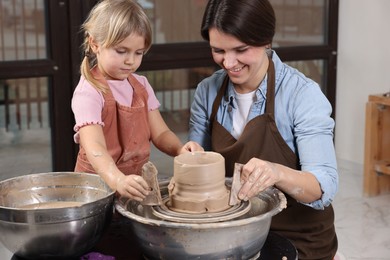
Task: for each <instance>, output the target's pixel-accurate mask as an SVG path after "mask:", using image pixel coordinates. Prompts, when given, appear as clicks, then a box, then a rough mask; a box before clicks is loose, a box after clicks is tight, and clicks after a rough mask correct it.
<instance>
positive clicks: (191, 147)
mask: <svg viewBox="0 0 390 260" xmlns="http://www.w3.org/2000/svg"><path fill="white" fill-rule="evenodd" d="M203 151H204V149H203V147H202V146H200V145H199V144H198V143H197V142H193V141H189V142H187V143H186V144H185V145H183V147H182V148H181V149H180V152H179V154H182V153H187V152H203Z"/></svg>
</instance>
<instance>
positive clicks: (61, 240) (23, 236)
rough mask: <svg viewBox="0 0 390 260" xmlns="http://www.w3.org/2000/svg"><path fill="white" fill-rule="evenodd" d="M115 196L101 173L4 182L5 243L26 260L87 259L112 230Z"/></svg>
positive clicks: (0, 203) (0, 193) (1, 216)
mask: <svg viewBox="0 0 390 260" xmlns="http://www.w3.org/2000/svg"><path fill="white" fill-rule="evenodd" d="M114 194H115V193H114V191H112V190H111V189H110V188H109V187H108V186H107V185H106V183H105V182H104V181H103V179H101V178H100V176H99V175H97V174H87V173H75V172H53V173H38V174H30V175H25V176H20V177H16V178H12V179H8V180H5V181H1V182H0V241H1V242H2V243H3V244H4V246H5V247H6V248H7V249H8V250H10V251H11V252H12V253H14V254H15V255H17V256H20V257H23V258H39V259H42V258H52V257H53V258H71V257H78V256H81V255H83V254H84V253H86V252H88V251H89V250H90V249H91V248H92V247H93V246H94V245H95V244H96V243H97V242H98V240H99V238H100V237H101V235H102V233H103V231H104V230H105V228H106V227H107V226H108V224H109V222H110V220H111V216H112V213H113V205H114ZM50 205H51V206H50ZM54 205H55V207H58V208H55V207H54Z"/></svg>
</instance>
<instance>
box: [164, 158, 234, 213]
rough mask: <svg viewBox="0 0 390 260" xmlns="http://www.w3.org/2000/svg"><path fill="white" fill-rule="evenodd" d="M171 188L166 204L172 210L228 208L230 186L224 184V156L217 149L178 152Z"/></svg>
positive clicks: (193, 210) (192, 211) (204, 210)
mask: <svg viewBox="0 0 390 260" xmlns="http://www.w3.org/2000/svg"><path fill="white" fill-rule="evenodd" d="M168 191H169V202H168V203H167V206H168V207H169V208H170V209H171V210H173V211H177V212H184V213H197V214H198V213H207V212H220V211H223V210H226V209H228V208H229V207H230V206H229V195H230V189H228V188H227V187H226V184H225V159H224V158H223V156H222V155H221V154H219V153H215V152H193V153H185V154H181V155H179V156H176V157H175V159H174V171H173V177H172V179H171V181H170V184H169V185H168Z"/></svg>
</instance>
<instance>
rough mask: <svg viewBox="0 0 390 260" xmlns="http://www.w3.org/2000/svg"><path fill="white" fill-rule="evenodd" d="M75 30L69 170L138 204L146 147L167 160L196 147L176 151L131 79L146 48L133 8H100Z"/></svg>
mask: <svg viewBox="0 0 390 260" xmlns="http://www.w3.org/2000/svg"><path fill="white" fill-rule="evenodd" d="M82 28H83V30H84V33H85V40H84V46H83V47H84V51H85V58H84V60H83V62H82V64H81V74H82V76H81V78H80V81H79V83H78V85H77V87H76V89H75V91H74V94H73V99H72V110H73V113H74V116H75V121H76V125H75V127H74V130H75V132H76V134H75V136H74V139H75V142H76V143H79V144H80V151H79V154H78V157H77V162H76V167H75V171H81V172H94V173H98V174H99V175H100V176H101V177H102V178H103V179H104V181H105V182H106V183H107V184H108V185H109V186H110V187H111V188H112V189H114V190H116V191H117V192H118V193H119V195H120V196H124V197H128V198H130V199H134V200H138V201H141V200H143V199H144V198H145V196H146V195H147V194H148V189H149V187H148V185H147V183H146V182H145V180H144V179H143V178H142V177H141V176H140V174H141V168H142V166H143V165H144V163H146V162H147V161H148V160H149V155H150V141H152V142H153V144H154V145H155V146H156V147H157V148H158V149H159V150H160V151H162V152H164V153H166V154H168V155H171V156H176V155H178V154H180V153H184V152H187V151H197V150H203V148H202V147H200V146H199V145H198V144H197V143H195V142H188V143H186V144H185V145H184V146H183V144H182V143H181V142H180V140H179V139H178V137H177V136H176V135H175V134H174V133H173V132H172V131H171V130H170V129H169V128H168V127H167V125H166V123H165V122H164V120H163V119H162V117H161V114H160V112H159V110H158V108H159V106H160V103H159V102H158V100H157V98H156V96H155V94H154V92H153V89H152V87H151V86H150V84H149V82H148V81H147V79H146V78H145V77H143V76H139V75H137V74H134V72H135V71H136V70H137V69H138V67H139V66H140V64H141V61H142V57H143V55H144V54H145V53H146V51H147V50H148V49H149V48H150V46H151V42H152V39H151V27H150V24H149V20H148V18H147V16H146V14H145V13H144V11H143V9H142V8H141V7H140V6H139V5H138V4H137V3H135V2H133V1H131V0H104V1H100V2H99V3H98V4H97V5H96V6H95V7H94V8H93V9H92V11H91V12H90V14H89V16H88V18H87V20H86V21H85V23H84V24H83V27H82Z"/></svg>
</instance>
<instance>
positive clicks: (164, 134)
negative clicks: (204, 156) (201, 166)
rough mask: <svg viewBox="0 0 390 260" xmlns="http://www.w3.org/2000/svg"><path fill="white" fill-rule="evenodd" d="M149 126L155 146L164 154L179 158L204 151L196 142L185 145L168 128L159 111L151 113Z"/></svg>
mask: <svg viewBox="0 0 390 260" xmlns="http://www.w3.org/2000/svg"><path fill="white" fill-rule="evenodd" d="M148 115H149V125H150V131H151V139H152V142H153V144H154V145H155V146H156V147H157V148H158V149H159V150H160V151H162V152H164V153H166V154H168V155H170V156H177V155H179V154H181V153H184V152H188V151H191V152H194V151H203V148H202V147H201V146H200V145H199V144H198V143H195V142H188V143H186V144H185V145H183V143H182V142H181V141H180V139H179V138H178V137H177V135H175V134H174V133H173V132H172V131H171V130H170V129H169V127H168V126H167V124H166V123H165V121H164V119H163V118H162V116H161V113H160V111H159V110H158V109H155V110H152V111H149V113H148Z"/></svg>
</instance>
